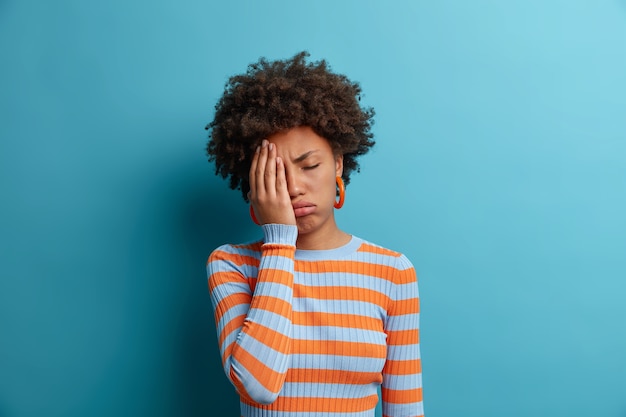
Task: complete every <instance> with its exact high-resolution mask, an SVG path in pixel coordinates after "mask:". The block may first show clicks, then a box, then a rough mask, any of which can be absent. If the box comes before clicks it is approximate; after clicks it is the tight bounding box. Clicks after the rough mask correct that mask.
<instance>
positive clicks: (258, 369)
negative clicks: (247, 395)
mask: <svg viewBox="0 0 626 417" xmlns="http://www.w3.org/2000/svg"><path fill="white" fill-rule="evenodd" d="M233 357H235V358H236V360H237V361H238V362H239V363H240V364H242V365H243V366H244V368H246V369H247V370H248V372H250V373H251V374H252V375H254V377H255V378H256V379H257V380H258V381H259V383H260V384H261V385H263V387H265V389H267V390H268V391H270V392H273V393H277V392H278V391H280V388H281V386H282V382H283V379H284V375H283V374H281V373H278V372H276V371H274V370H273V369H272V368H270V367H268V366H267V365H265V364H264V363H263V362H261V361H260V360H258V359H257V358H256V357H254V355H252V354H250V353H249V352H248V351H246V350H245V349H244V348H242V347H241V346H237V347H235V348H233ZM230 376H231V379H232V381H233V382H235V385H236V386H237V388H238V389H239V392H245V389H244V388H243V386H242V385H241V382H240V381H239V380H238V379H237V376H236V375H235V372H234V371H233V369H232V367H231V371H230Z"/></svg>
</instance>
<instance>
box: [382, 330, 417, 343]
mask: <svg viewBox="0 0 626 417" xmlns="http://www.w3.org/2000/svg"><path fill="white" fill-rule="evenodd" d="M387 335H389V338H388V339H387V340H388V341H389V342H388V343H389V345H414V344H417V343H419V331H418V330H417V329H410V330H394V331H388V332H387Z"/></svg>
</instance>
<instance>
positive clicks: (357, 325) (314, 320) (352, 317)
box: [292, 311, 382, 331]
mask: <svg viewBox="0 0 626 417" xmlns="http://www.w3.org/2000/svg"><path fill="white" fill-rule="evenodd" d="M292 321H293V324H295V325H299V326H334V327H348V328H351V329H363V330H374V331H376V330H378V331H380V330H382V322H381V321H380V319H377V318H373V317H366V316H359V315H357V314H336V313H315V314H311V313H310V312H299V311H294V312H293V317H292Z"/></svg>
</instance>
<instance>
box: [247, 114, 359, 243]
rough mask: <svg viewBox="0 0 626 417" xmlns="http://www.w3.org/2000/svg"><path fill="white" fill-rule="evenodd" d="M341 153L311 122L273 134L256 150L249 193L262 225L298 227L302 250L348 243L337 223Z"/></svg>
mask: <svg viewBox="0 0 626 417" xmlns="http://www.w3.org/2000/svg"><path fill="white" fill-rule="evenodd" d="M342 172H343V155H337V154H335V153H334V152H333V150H332V148H331V146H330V144H329V143H328V141H327V140H326V139H325V138H323V137H321V136H319V135H318V134H316V133H315V132H314V131H313V129H311V128H310V127H308V126H300V127H296V128H293V129H289V130H287V131H284V132H279V133H276V134H274V135H271V136H270V137H268V138H267V139H266V140H263V142H262V143H261V145H260V146H259V147H258V148H257V149H256V152H255V154H254V157H253V159H252V165H251V167H250V178H249V180H250V193H249V195H248V197H249V199H250V201H251V203H252V206H253V208H254V212H255V214H256V217H257V218H258V219H259V221H260V222H261V223H262V224H269V223H278V224H288V225H296V226H298V239H297V241H296V247H297V248H298V249H309V250H311V249H314V250H320V249H333V248H337V247H339V246H342V245H345V244H346V243H348V242H349V241H350V235H348V234H347V233H345V232H343V231H342V230H340V229H339V227H338V226H337V223H336V222H335V211H334V210H335V209H334V207H333V205H334V203H335V195H336V182H335V179H336V177H337V176H341V173H342Z"/></svg>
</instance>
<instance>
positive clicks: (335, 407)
mask: <svg viewBox="0 0 626 417" xmlns="http://www.w3.org/2000/svg"><path fill="white" fill-rule="evenodd" d="M242 400H243V401H244V402H247V403H248V404H249V405H252V406H254V407H257V408H262V409H271V410H273V411H284V412H302V413H307V412H309V413H311V412H314V413H341V412H353V413H355V412H361V411H367V410H371V409H372V408H374V407H376V403H377V402H378V395H377V394H374V395H370V396H367V397H364V398H321V397H278V399H277V400H276V401H274V402H273V403H272V404H270V405H267V406H263V405H260V404H257V403H254V402H249V401H246V399H243V398H242Z"/></svg>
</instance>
